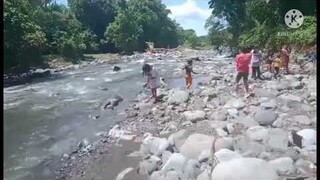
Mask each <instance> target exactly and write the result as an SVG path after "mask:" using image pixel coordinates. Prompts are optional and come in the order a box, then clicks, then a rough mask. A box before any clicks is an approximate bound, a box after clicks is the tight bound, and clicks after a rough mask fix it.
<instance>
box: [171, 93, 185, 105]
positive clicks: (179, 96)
mask: <svg viewBox="0 0 320 180" xmlns="http://www.w3.org/2000/svg"><path fill="white" fill-rule="evenodd" d="M188 99H189V93H188V92H186V91H181V90H176V91H173V92H171V93H169V98H168V103H169V104H180V103H184V102H187V101H188Z"/></svg>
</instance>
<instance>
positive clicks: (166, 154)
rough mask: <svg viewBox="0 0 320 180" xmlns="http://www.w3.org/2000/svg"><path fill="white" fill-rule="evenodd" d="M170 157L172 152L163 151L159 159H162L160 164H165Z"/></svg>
mask: <svg viewBox="0 0 320 180" xmlns="http://www.w3.org/2000/svg"><path fill="white" fill-rule="evenodd" d="M171 155H172V152H170V151H164V152H163V153H162V156H161V159H162V163H163V164H164V163H166V162H167V161H168V159H169V158H170V156H171Z"/></svg>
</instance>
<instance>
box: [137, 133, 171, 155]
mask: <svg viewBox="0 0 320 180" xmlns="http://www.w3.org/2000/svg"><path fill="white" fill-rule="evenodd" d="M169 145H170V144H169V141H168V140H167V139H166V138H159V137H152V136H148V137H146V138H145V139H144V140H143V144H142V147H143V148H142V149H143V151H144V153H149V152H150V153H151V154H153V155H156V156H159V155H161V154H162V153H163V152H164V151H165V150H166V149H167V148H168V147H169Z"/></svg>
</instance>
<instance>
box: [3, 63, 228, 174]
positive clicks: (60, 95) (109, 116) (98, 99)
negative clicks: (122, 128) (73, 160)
mask: <svg viewBox="0 0 320 180" xmlns="http://www.w3.org/2000/svg"><path fill="white" fill-rule="evenodd" d="M221 62H222V61H221V58H213V59H212V60H210V61H203V62H195V66H199V67H201V66H204V65H205V63H217V65H219V64H221ZM225 62H226V61H225ZM142 63H143V59H142V58H133V59H132V60H126V59H120V60H119V62H118V63H117V64H116V65H117V66H119V67H121V70H120V71H119V72H113V71H112V67H113V65H110V64H104V65H91V66H87V67H84V68H82V69H77V70H69V71H65V72H64V73H63V74H61V75H60V76H59V77H56V78H54V79H50V78H49V79H45V80H43V81H39V82H35V83H32V84H27V85H20V86H13V87H8V88H5V89H4V177H5V179H6V180H16V179H19V180H20V179H25V177H27V176H28V175H29V176H30V174H32V173H36V172H35V171H33V170H32V169H33V168H34V167H36V166H37V165H39V164H41V163H42V162H44V161H46V160H48V159H54V158H56V159H59V158H61V156H62V155H63V154H64V153H69V152H70V151H72V150H74V149H75V147H76V145H77V143H78V142H79V141H81V140H83V139H87V140H88V141H89V142H91V141H95V140H97V139H99V136H97V133H98V132H108V131H109V129H110V128H111V127H112V126H114V125H115V123H116V122H117V121H120V120H121V119H123V118H125V114H124V113H123V111H124V110H125V108H126V107H127V106H128V104H130V103H132V102H131V101H132V100H134V99H135V98H136V97H137V95H138V94H139V93H140V92H141V91H142V90H143V88H142V86H143V84H144V83H145V79H146V78H145V77H143V76H142V73H141V66H142ZM150 63H151V64H153V65H154V66H155V67H156V69H157V70H158V72H159V74H160V75H161V76H162V77H164V78H165V79H166V81H167V83H168V84H169V85H170V87H171V88H179V87H183V86H184V80H183V79H182V78H181V77H180V76H176V75H174V73H175V72H177V71H178V70H179V69H181V67H182V66H183V64H184V62H177V61H176V60H175V59H173V58H172V59H170V58H168V59H166V60H157V61H150ZM222 64H223V63H222ZM200 70H201V68H200ZM208 79H209V78H208V77H206V76H203V75H198V76H195V81H194V84H197V82H199V81H203V80H208ZM114 95H119V96H121V97H122V98H123V99H124V101H123V102H122V103H120V105H119V106H117V107H116V108H115V109H114V110H102V109H101V106H102V105H103V103H104V102H106V100H107V99H109V98H112V97H113V96H114ZM96 115H100V118H98V119H93V118H92V117H91V116H96ZM53 172H54V169H49V170H46V172H43V177H42V178H41V176H42V175H40V176H38V177H39V179H45V178H44V177H45V175H46V174H48V173H49V174H50V173H53ZM35 180H36V179H35Z"/></svg>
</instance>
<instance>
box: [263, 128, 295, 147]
mask: <svg viewBox="0 0 320 180" xmlns="http://www.w3.org/2000/svg"><path fill="white" fill-rule="evenodd" d="M288 143H289V138H288V133H287V132H286V131H284V130H282V129H278V128H273V129H268V135H267V136H265V138H264V139H263V144H264V145H266V147H267V148H268V149H269V150H273V151H286V150H287V149H288Z"/></svg>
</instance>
